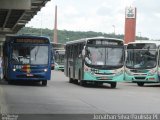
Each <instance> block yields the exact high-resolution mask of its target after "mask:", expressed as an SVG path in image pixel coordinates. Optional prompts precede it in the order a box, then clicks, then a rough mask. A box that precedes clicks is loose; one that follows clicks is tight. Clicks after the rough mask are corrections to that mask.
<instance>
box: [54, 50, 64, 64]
mask: <svg viewBox="0 0 160 120" xmlns="http://www.w3.org/2000/svg"><path fill="white" fill-rule="evenodd" d="M64 56H65V51H64V50H57V51H56V53H55V62H56V63H58V64H59V65H64Z"/></svg>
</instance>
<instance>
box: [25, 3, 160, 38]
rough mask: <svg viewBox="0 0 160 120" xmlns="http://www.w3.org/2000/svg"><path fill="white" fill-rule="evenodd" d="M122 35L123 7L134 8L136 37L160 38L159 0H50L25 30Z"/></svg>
mask: <svg viewBox="0 0 160 120" xmlns="http://www.w3.org/2000/svg"><path fill="white" fill-rule="evenodd" d="M55 5H57V12H58V29H59V30H71V31H95V32H103V33H113V32H114V31H115V33H116V34H124V25H125V8H126V7H128V6H133V7H136V8H137V16H136V17H137V19H136V35H137V36H143V37H148V38H149V39H160V1H159V0H51V1H49V2H48V3H47V4H46V5H45V7H43V8H42V9H41V11H39V12H38V13H37V15H35V16H34V17H33V19H32V20H31V21H30V22H28V23H27V24H26V27H33V28H48V29H52V30H53V29H54V17H55Z"/></svg>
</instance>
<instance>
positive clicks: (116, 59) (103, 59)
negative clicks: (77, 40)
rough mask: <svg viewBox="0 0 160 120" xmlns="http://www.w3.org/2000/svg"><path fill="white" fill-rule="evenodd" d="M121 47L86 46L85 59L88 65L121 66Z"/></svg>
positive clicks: (122, 53)
mask: <svg viewBox="0 0 160 120" xmlns="http://www.w3.org/2000/svg"><path fill="white" fill-rule="evenodd" d="M123 55H124V51H123V48H117V47H114V48H106V47H87V48H86V57H85V61H86V63H87V64H89V65H97V66H104V65H105V66H113V67H114V66H122V65H123V58H124V56H123Z"/></svg>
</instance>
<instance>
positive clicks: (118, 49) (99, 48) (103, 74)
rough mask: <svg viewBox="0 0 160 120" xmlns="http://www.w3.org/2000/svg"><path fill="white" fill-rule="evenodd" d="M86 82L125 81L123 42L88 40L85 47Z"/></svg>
mask: <svg viewBox="0 0 160 120" xmlns="http://www.w3.org/2000/svg"><path fill="white" fill-rule="evenodd" d="M85 54H86V55H85V58H84V61H85V62H84V78H83V79H84V80H91V81H102V82H111V81H123V79H124V54H125V52H124V45H123V41H116V40H108V39H98V40H88V42H87V45H86V47H85Z"/></svg>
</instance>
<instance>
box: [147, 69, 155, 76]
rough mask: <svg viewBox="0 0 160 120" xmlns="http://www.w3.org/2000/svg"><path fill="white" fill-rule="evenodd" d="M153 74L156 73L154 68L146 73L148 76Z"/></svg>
mask: <svg viewBox="0 0 160 120" xmlns="http://www.w3.org/2000/svg"><path fill="white" fill-rule="evenodd" d="M155 74H156V70H154V69H153V70H150V71H149V73H148V75H150V76H152V75H155Z"/></svg>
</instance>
